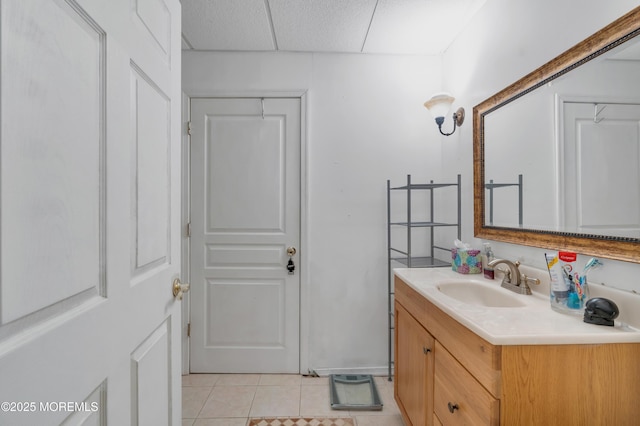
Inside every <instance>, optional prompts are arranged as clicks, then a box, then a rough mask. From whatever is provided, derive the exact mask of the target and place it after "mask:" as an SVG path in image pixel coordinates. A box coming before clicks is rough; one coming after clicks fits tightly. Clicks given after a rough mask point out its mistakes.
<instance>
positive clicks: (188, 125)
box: [187, 121, 191, 136]
mask: <svg viewBox="0 0 640 426" xmlns="http://www.w3.org/2000/svg"><path fill="white" fill-rule="evenodd" d="M187 134H188V135H189V136H191V122H190V121H187Z"/></svg>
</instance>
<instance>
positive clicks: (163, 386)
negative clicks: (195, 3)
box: [0, 0, 181, 425]
mask: <svg viewBox="0 0 640 426" xmlns="http://www.w3.org/2000/svg"><path fill="white" fill-rule="evenodd" d="M0 42H1V45H0V67H1V68H0V93H1V95H0V102H1V104H0V114H1V116H0V126H1V128H0V161H1V166H0V234H1V243H0V244H1V245H0V378H1V379H0V401H3V405H2V407H0V408H1V410H0V424H2V425H58V424H74V425H75V424H92V425H105V424H109V425H125V424H134V425H137V424H141V425H145V424H147V425H169V424H178V423H179V422H180V421H181V419H180V418H181V412H180V408H181V407H180V384H181V383H180V347H179V344H180V309H181V307H180V303H178V302H176V301H175V300H174V298H173V295H172V292H171V284H172V281H173V280H174V278H177V277H179V272H180V271H179V265H180V251H179V246H180V235H179V232H180V222H179V219H180V169H179V167H180V150H179V148H180V145H179V140H180V122H179V117H180V3H179V1H178V0H115V1H109V2H106V1H93V0H29V1H23V0H2V1H0Z"/></svg>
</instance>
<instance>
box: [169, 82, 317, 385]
mask: <svg viewBox="0 0 640 426" xmlns="http://www.w3.org/2000/svg"><path fill="white" fill-rule="evenodd" d="M192 98H230V99H231V98H265V99H267V98H296V99H299V100H300V253H301V255H300V257H299V261H298V262H299V263H300V272H301V273H300V301H299V305H300V318H299V321H300V332H299V333H300V336H299V337H300V339H299V344H300V373H301V374H306V373H308V372H310V371H311V370H310V366H309V312H310V307H311V303H310V293H311V292H310V289H309V282H310V279H309V255H310V252H309V234H308V229H309V226H308V225H309V197H308V194H309V191H308V189H309V176H308V164H309V158H308V156H309V150H308V146H307V141H308V133H307V132H308V130H307V129H308V126H307V102H308V92H307V90H294V91H274V90H264V91H249V92H244V91H240V92H238V91H217V90H214V91H211V90H190V91H188V93H187V92H183V94H182V119H183V120H182V123H183V131H182V140H183V143H182V224H183V234H182V241H181V243H182V247H181V249H182V276H183V277H184V279H185V280H186V281H187V282H191V274H190V272H191V253H190V251H189V238H188V236H187V228H186V225H187V224H188V223H189V221H190V220H191V212H190V207H191V180H190V176H191V145H190V136H189V134H188V133H189V129H188V122H189V121H190V120H191V108H190V105H191V99H192ZM190 295H191V293H186V295H185V296H186V297H185V300H183V304H182V330H183V331H182V342H181V343H182V374H189V367H190V365H189V357H190V353H189V337H187V326H188V324H189V321H190V319H191V297H190Z"/></svg>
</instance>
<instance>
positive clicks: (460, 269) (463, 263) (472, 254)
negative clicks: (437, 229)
mask: <svg viewBox="0 0 640 426" xmlns="http://www.w3.org/2000/svg"><path fill="white" fill-rule="evenodd" d="M451 269H452V270H454V271H456V272H457V273H459V274H479V273H481V272H482V254H481V253H480V250H473V249H472V250H464V249H459V248H453V249H451Z"/></svg>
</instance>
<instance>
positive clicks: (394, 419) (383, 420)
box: [355, 414, 404, 426]
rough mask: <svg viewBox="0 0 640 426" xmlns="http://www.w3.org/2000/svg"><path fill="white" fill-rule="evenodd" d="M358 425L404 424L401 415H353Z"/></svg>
mask: <svg viewBox="0 0 640 426" xmlns="http://www.w3.org/2000/svg"><path fill="white" fill-rule="evenodd" d="M355 418H356V424H357V425H358V426H404V423H403V422H402V416H400V414H395V415H393V416H366V415H362V416H355Z"/></svg>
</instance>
